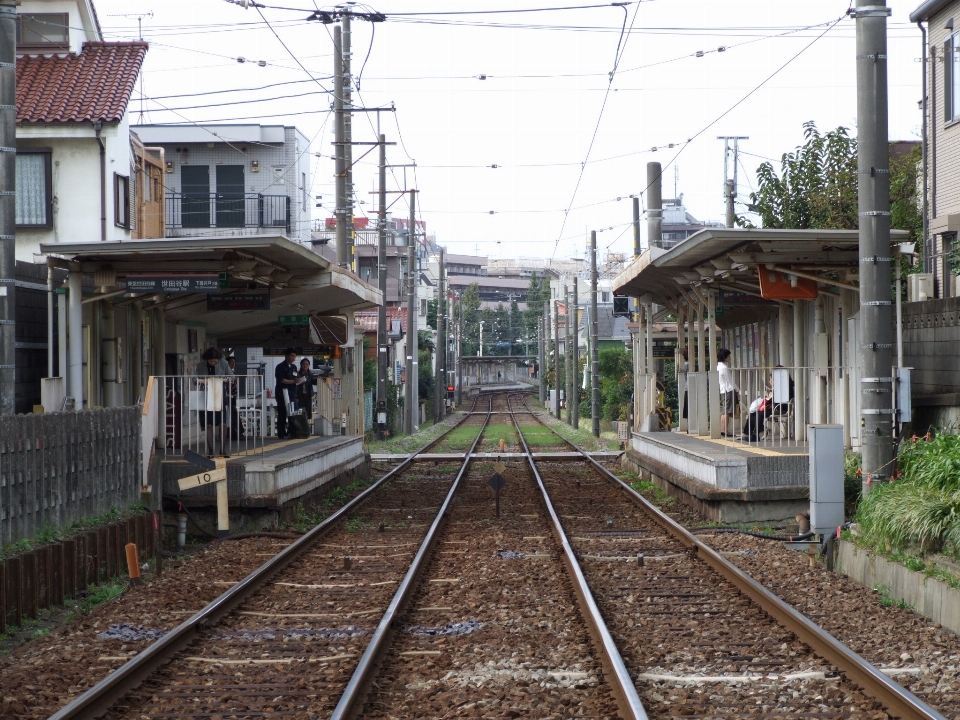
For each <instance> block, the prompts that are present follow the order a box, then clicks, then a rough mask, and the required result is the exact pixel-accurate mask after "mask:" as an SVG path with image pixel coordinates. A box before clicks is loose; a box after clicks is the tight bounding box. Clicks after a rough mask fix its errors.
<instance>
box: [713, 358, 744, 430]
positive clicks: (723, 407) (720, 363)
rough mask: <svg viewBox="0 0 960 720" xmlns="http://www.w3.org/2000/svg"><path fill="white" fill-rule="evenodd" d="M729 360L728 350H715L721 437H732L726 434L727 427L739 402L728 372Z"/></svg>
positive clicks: (735, 388)
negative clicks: (718, 377) (718, 384)
mask: <svg viewBox="0 0 960 720" xmlns="http://www.w3.org/2000/svg"><path fill="white" fill-rule="evenodd" d="M729 360H730V351H729V350H727V349H726V348H720V349H719V350H717V374H718V375H719V376H720V435H721V436H722V437H732V436H733V433H728V432H727V427H728V426H729V425H730V424H731V423H732V422H733V415H734V408H736V405H737V402H738V401H739V399H738V395H739V394H740V389H739V388H738V387H737V384H736V383H735V382H734V381H733V371H732V370H730V365H729V364H728V361H729ZM730 429H731V430H732V429H733V428H730Z"/></svg>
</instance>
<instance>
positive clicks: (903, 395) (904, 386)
mask: <svg viewBox="0 0 960 720" xmlns="http://www.w3.org/2000/svg"><path fill="white" fill-rule="evenodd" d="M912 369H913V368H908V367H903V368H897V410H899V414H898V418H899V420H900V422H902V423H908V422H913V398H912V397H911V394H910V371H911V370H912Z"/></svg>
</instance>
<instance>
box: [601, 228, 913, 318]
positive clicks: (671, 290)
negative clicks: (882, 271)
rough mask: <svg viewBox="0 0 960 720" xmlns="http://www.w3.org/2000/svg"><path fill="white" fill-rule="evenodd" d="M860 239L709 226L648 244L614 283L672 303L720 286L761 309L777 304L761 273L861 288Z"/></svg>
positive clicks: (826, 287) (724, 294) (895, 239)
mask: <svg viewBox="0 0 960 720" xmlns="http://www.w3.org/2000/svg"><path fill="white" fill-rule="evenodd" d="M890 236H891V243H892V244H896V243H904V242H907V240H908V239H909V233H908V232H907V231H905V230H892V231H891V233H890ZM859 242H860V237H859V231H857V230H767V229H746V228H708V229H705V230H701V231H700V232H698V233H695V234H694V235H691V236H690V237H688V238H687V239H685V240H683V241H682V242H680V243H678V244H677V245H675V246H673V247H672V248H670V249H669V250H664V249H661V248H657V247H652V248H648V249H647V250H645V251H644V252H643V253H642V254H641V255H640V256H639V257H638V258H637V259H636V260H634V261H633V262H632V263H630V264H629V265H628V266H627V267H625V268H624V269H623V270H622V271H621V272H620V274H619V275H617V277H616V278H614V281H613V289H614V291H616V292H619V293H622V294H624V295H629V296H632V297H640V298H648V299H649V300H651V301H652V302H654V303H657V304H660V305H664V306H666V307H668V308H676V307H678V306H679V305H680V303H681V302H683V301H684V300H686V301H688V302H689V301H691V300H692V301H694V302H696V300H698V299H700V300H702V298H703V297H704V293H705V292H706V291H708V290H718V291H720V292H719V294H720V303H719V305H720V306H721V307H722V306H723V305H724V298H726V299H727V300H728V302H729V303H730V304H731V305H733V304H736V305H737V306H738V307H749V306H750V305H751V304H755V305H756V307H757V309H760V308H762V307H763V306H765V305H766V306H770V305H772V304H775V303H776V299H772V298H770V297H769V295H768V294H767V293H765V292H764V291H763V290H762V289H761V277H760V274H761V272H765V273H766V277H765V278H764V279H766V278H773V277H774V276H777V277H779V278H784V279H786V282H787V284H788V285H789V284H790V283H791V282H792V283H793V285H797V283H798V282H799V283H800V284H801V285H803V286H808V287H810V288H812V289H813V292H814V296H815V295H816V293H817V292H824V293H828V294H838V293H839V290H840V289H849V290H854V291H856V290H858V288H859V266H860V257H859ZM893 252H894V251H893V248H891V255H892V254H893ZM765 295H767V296H765ZM781 299H789V298H781Z"/></svg>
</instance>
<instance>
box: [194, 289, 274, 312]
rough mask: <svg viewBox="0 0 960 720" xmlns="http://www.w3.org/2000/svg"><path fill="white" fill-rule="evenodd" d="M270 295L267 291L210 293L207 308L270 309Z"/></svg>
mask: <svg viewBox="0 0 960 720" xmlns="http://www.w3.org/2000/svg"><path fill="white" fill-rule="evenodd" d="M269 309H270V295H268V294H267V293H233V294H230V295H208V296H207V310H211V311H213V310H269Z"/></svg>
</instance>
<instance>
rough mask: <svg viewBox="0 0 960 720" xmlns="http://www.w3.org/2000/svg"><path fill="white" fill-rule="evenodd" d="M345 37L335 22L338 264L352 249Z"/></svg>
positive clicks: (347, 259)
mask: <svg viewBox="0 0 960 720" xmlns="http://www.w3.org/2000/svg"><path fill="white" fill-rule="evenodd" d="M343 63H344V57H343V41H342V39H341V30H340V26H339V25H334V26H333V131H334V135H333V145H334V148H333V156H334V161H335V164H334V174H335V176H334V194H335V195H336V199H335V207H334V210H333V214H334V217H335V218H336V221H337V228H336V229H337V265H339V266H340V267H343V268H345V267H348V266H349V264H350V253H349V251H348V248H347V161H346V151H347V145H346V139H345V136H344V132H343V76H344V70H343V68H344V65H343Z"/></svg>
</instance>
